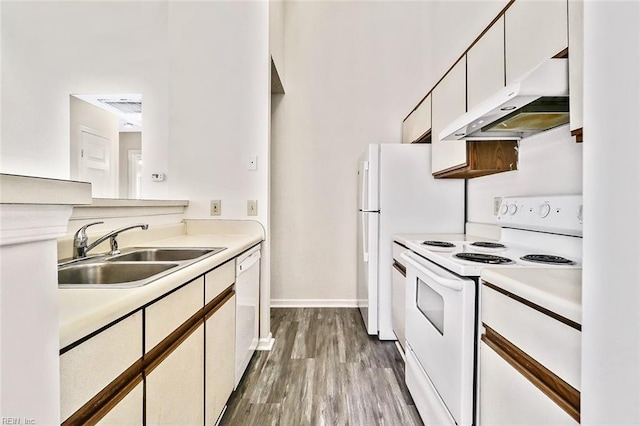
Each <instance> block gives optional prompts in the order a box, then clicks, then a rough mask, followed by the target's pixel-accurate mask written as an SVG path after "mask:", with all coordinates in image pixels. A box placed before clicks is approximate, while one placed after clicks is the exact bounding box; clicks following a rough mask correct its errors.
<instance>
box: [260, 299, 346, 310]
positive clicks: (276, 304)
mask: <svg viewBox="0 0 640 426" xmlns="http://www.w3.org/2000/svg"><path fill="white" fill-rule="evenodd" d="M271 307H272V308H357V307H358V301H357V300H355V299H271Z"/></svg>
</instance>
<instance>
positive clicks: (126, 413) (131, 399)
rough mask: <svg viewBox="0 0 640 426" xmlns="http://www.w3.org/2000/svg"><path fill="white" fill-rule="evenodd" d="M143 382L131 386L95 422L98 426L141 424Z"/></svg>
mask: <svg viewBox="0 0 640 426" xmlns="http://www.w3.org/2000/svg"><path fill="white" fill-rule="evenodd" d="M143 387H144V386H143V384H142V383H140V384H138V386H136V387H135V388H133V390H132V391H131V392H129V393H128V394H127V396H125V397H124V398H123V399H122V401H120V402H118V404H117V405H116V406H115V407H113V408H112V409H111V410H110V411H109V412H108V413H107V414H106V415H105V416H104V417H103V418H102V419H101V420H100V421H99V422H98V423H97V424H98V425H99V426H127V425H131V426H136V425H141V424H143V421H142V412H143V409H144V408H143V398H144V392H143Z"/></svg>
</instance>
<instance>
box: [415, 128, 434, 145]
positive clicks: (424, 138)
mask: <svg viewBox="0 0 640 426" xmlns="http://www.w3.org/2000/svg"><path fill="white" fill-rule="evenodd" d="M411 143H431V129H429V130H427V131H426V132H424V133H423V134H422V135H420V137H418V138H417V139H416V140H414V141H412V142H411Z"/></svg>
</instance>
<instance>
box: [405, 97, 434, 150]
mask: <svg viewBox="0 0 640 426" xmlns="http://www.w3.org/2000/svg"><path fill="white" fill-rule="evenodd" d="M429 130H431V95H429V96H427V97H426V98H424V99H423V101H422V103H421V104H420V105H418V107H417V108H416V109H415V110H414V111H413V112H412V113H411V114H409V116H408V117H407V119H406V120H404V122H403V123H402V143H412V142H415V141H417V140H420V139H422V137H423V136H425V135H426V134H427V133H428V132H429Z"/></svg>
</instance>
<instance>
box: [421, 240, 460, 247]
mask: <svg viewBox="0 0 640 426" xmlns="http://www.w3.org/2000/svg"><path fill="white" fill-rule="evenodd" d="M422 245H423V246H432V247H446V248H450V247H455V246H456V245H455V244H452V243H449V242H446V241H423V242H422Z"/></svg>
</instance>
